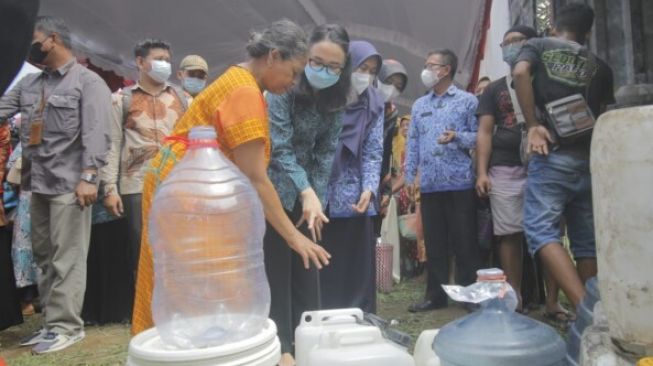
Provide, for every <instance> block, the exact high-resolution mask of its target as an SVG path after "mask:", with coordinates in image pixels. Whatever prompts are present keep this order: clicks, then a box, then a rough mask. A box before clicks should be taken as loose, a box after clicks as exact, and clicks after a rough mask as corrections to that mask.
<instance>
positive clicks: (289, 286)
mask: <svg viewBox="0 0 653 366" xmlns="http://www.w3.org/2000/svg"><path fill="white" fill-rule="evenodd" d="M308 47H309V48H308V63H307V64H306V66H305V67H304V72H303V73H302V75H301V78H300V80H299V83H298V84H297V85H296V86H295V87H294V88H292V89H291V90H290V91H289V92H287V93H285V94H282V95H277V94H273V93H268V94H267V96H266V101H267V105H268V115H269V118H270V136H271V138H272V156H271V160H270V167H269V168H268V174H269V175H270V180H272V183H273V184H274V187H275V188H276V189H277V192H279V197H280V198H281V202H282V204H283V206H284V209H285V211H286V215H287V216H288V217H289V218H290V219H291V220H292V221H293V222H296V223H299V224H302V226H303V225H304V223H305V224H306V229H307V230H305V232H308V233H310V234H309V235H311V237H312V238H313V240H321V239H322V228H323V227H324V225H326V224H327V223H328V222H329V220H328V219H327V218H326V216H325V214H324V209H325V207H326V198H327V197H326V193H327V184H328V182H329V176H330V174H331V166H332V164H333V158H334V155H335V151H336V145H337V143H338V137H339V136H340V131H341V129H342V117H343V114H344V108H345V105H346V103H347V91H348V90H349V87H350V80H351V66H350V63H349V56H348V52H349V51H348V49H349V35H348V34H347V31H346V30H345V29H344V28H343V27H342V26H340V25H335V24H327V25H320V26H318V27H316V28H315V29H314V30H313V32H312V33H311V35H310V36H309V44H308ZM264 243H265V244H264V246H263V248H264V251H265V267H266V270H267V276H268V280H269V282H270V292H271V294H272V303H271V307H270V317H271V318H272V319H273V320H274V322H275V323H276V325H277V329H278V334H279V339H280V340H281V353H282V355H283V356H282V362H280V364H281V365H286V364H293V363H292V357H291V353H292V343H293V339H294V330H295V328H296V327H297V325H299V320H300V316H301V314H302V312H304V311H306V310H313V309H317V308H319V304H318V303H317V299H318V294H317V288H316V286H315V283H316V281H317V271H315V270H309V269H307V268H305V263H302V260H301V258H300V257H299V256H295V255H293V254H292V251H291V249H290V248H289V247H288V246H287V245H286V243H285V240H284V239H283V237H282V236H281V235H279V233H278V232H277V231H276V230H274V229H273V228H272V227H268V229H267V231H266V235H265V242H264Z"/></svg>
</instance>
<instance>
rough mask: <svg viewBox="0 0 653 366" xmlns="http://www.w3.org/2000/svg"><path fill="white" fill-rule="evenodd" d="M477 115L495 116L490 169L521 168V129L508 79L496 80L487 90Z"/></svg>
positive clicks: (482, 97) (480, 102)
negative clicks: (497, 167)
mask: <svg viewBox="0 0 653 366" xmlns="http://www.w3.org/2000/svg"><path fill="white" fill-rule="evenodd" d="M476 115H477V116H478V117H479V119H480V117H481V116H483V115H492V116H494V123H495V132H494V135H493V136H492V156H491V157H490V167H493V166H521V165H522V163H521V158H520V156H519V145H520V144H521V128H520V127H519V126H518V125H517V118H516V117H515V110H514V108H513V106H512V100H511V98H510V91H509V90H508V84H506V78H505V77H503V78H501V79H498V80H495V81H493V82H492V83H490V85H488V86H487V88H485V91H484V92H483V95H481V100H480V101H479V104H478V109H477V110H476Z"/></svg>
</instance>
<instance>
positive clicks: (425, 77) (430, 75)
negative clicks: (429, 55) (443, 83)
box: [421, 69, 440, 89]
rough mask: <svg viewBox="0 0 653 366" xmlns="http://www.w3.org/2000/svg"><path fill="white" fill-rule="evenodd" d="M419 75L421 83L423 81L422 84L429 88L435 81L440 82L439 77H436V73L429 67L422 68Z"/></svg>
mask: <svg viewBox="0 0 653 366" xmlns="http://www.w3.org/2000/svg"><path fill="white" fill-rule="evenodd" d="M421 77H422V83H424V86H426V87H427V88H429V89H431V88H432V87H434V86H435V85H436V84H437V83H439V82H440V78H439V77H438V74H436V73H435V72H434V71H432V70H429V69H424V70H422V75H421Z"/></svg>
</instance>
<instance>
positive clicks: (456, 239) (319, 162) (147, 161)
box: [0, 4, 614, 365]
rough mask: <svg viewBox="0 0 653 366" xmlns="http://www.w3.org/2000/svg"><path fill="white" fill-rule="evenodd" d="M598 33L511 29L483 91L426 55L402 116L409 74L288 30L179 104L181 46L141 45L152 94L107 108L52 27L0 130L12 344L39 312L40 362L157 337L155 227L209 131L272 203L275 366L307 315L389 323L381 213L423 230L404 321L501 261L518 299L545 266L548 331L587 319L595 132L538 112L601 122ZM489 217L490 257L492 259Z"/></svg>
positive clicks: (409, 269)
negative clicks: (88, 330) (380, 250)
mask: <svg viewBox="0 0 653 366" xmlns="http://www.w3.org/2000/svg"><path fill="white" fill-rule="evenodd" d="M593 17H594V15H593V11H592V9H591V8H589V7H588V6H586V5H579V4H570V5H568V6H566V7H564V8H562V9H560V11H559V13H558V14H557V16H556V24H555V30H554V34H553V35H552V36H549V37H538V36H537V34H536V32H535V30H533V29H532V28H530V27H527V26H515V27H513V28H511V29H510V30H509V31H508V32H507V33H506V34H505V36H504V39H503V42H502V43H501V45H500V46H501V48H502V52H503V56H504V61H505V62H506V63H507V64H508V65H509V66H510V67H511V72H510V73H507V75H506V76H505V77H503V78H501V79H499V80H495V81H490V80H489V79H487V78H483V79H481V80H480V81H479V83H478V85H477V86H476V89H475V91H476V93H475V94H476V95H475V94H472V93H469V92H467V91H465V90H463V89H461V88H460V87H459V86H457V85H456V83H455V82H454V78H455V76H456V74H457V68H458V61H457V57H456V55H455V53H454V52H452V51H451V50H448V49H436V50H434V51H433V52H431V53H429V54H428V55H425V61H424V69H423V71H422V73H421V75H419V77H417V76H416V77H415V79H419V81H420V82H421V83H422V84H423V85H424V89H425V90H427V92H426V94H425V95H424V96H422V97H421V98H419V99H417V100H416V101H415V102H414V104H413V106H412V110H411V113H410V114H409V115H400V113H399V109H398V108H397V107H396V106H395V105H394V103H393V100H395V99H396V98H397V97H398V96H399V95H401V94H402V93H403V92H404V91H405V89H406V85H407V84H408V82H409V79H410V80H411V82H413V81H412V80H413V78H412V77H411V75H408V73H407V72H406V69H405V67H404V66H403V65H402V64H401V63H400V62H399V61H397V60H394V59H390V58H387V57H386V56H392V55H382V54H381V53H380V52H379V51H378V50H377V49H376V48H375V46H374V45H373V44H372V43H370V42H367V41H362V40H351V39H350V37H349V35H348V33H347V30H346V29H345V28H344V27H342V26H340V25H336V24H326V25H319V26H317V27H315V28H314V29H313V30H312V31H311V32H310V34H306V33H305V31H304V30H303V29H302V28H301V27H299V26H297V25H296V24H294V23H293V22H291V21H288V20H282V21H277V22H275V23H273V24H271V25H269V26H268V27H266V28H265V29H263V30H261V31H257V32H253V33H252V34H251V38H250V40H249V43H248V44H247V45H246V47H245V48H246V53H247V58H246V59H245V60H244V61H242V62H241V63H238V64H234V65H232V66H230V67H229V68H228V69H227V70H226V71H224V73H222V74H221V75H219V76H218V77H217V78H216V79H215V80H214V81H212V82H208V80H209V67H208V65H207V63H206V61H205V60H204V59H202V58H201V57H200V56H196V55H191V56H188V57H186V58H184V59H183V61H182V62H181V64H180V65H179V71H178V72H177V77H178V79H179V82H180V84H181V86H178V85H176V84H175V83H173V82H171V81H170V76H171V75H172V66H171V64H170V60H171V52H172V50H171V46H170V45H169V44H168V43H167V42H165V41H162V40H158V39H146V40H144V41H141V42H139V43H138V44H137V45H136V46H135V48H134V58H135V63H136V65H137V67H138V71H139V74H138V80H137V81H136V82H135V83H134V84H133V85H131V86H124V87H123V88H121V89H120V90H118V91H115V92H114V93H111V91H110V89H109V87H108V86H107V83H106V82H105V81H104V80H103V79H102V78H101V77H100V76H98V74H96V73H95V72H93V71H91V70H90V69H89V68H87V67H84V66H83V65H82V64H80V63H79V62H78V61H77V60H76V58H75V56H74V55H73V52H72V49H71V34H70V31H69V30H68V27H67V26H66V24H65V23H64V21H63V20H61V19H58V18H53V17H49V16H43V17H39V18H38V19H37V23H36V27H35V31H34V37H33V43H32V46H31V51H30V54H29V61H30V62H32V63H34V64H36V65H39V66H41V68H42V69H43V71H42V72H40V73H37V74H32V75H29V76H26V77H25V78H23V79H22V80H21V81H20V82H19V83H18V84H17V85H16V87H15V88H14V89H12V90H11V91H9V92H8V93H7V94H6V95H4V96H3V97H2V98H1V99H0V120H2V121H5V120H9V119H12V120H13V124H15V125H16V126H15V127H13V128H14V129H13V131H14V133H15V134H16V135H17V137H18V141H17V145H15V144H12V140H11V132H12V123H5V124H3V125H2V126H3V127H2V129H1V130H0V132H1V133H0V144H1V145H2V146H1V147H2V150H1V151H0V160H1V161H0V166H1V167H2V169H3V172H6V173H7V174H2V175H3V176H6V178H7V179H6V180H7V183H6V184H5V187H6V188H7V192H5V201H4V207H5V210H7V211H6V212H9V210H10V209H12V208H13V207H16V208H15V209H14V212H15V214H14V215H13V218H12V221H13V233H12V232H10V231H9V229H8V227H9V226H7V225H8V221H9V220H7V219H6V218H5V213H6V212H5V211H2V212H1V214H2V215H0V216H1V218H2V223H3V224H4V225H5V228H3V229H2V230H1V233H2V241H3V251H4V250H5V248H10V247H11V254H12V256H11V257H8V256H5V253H4V252H3V253H2V258H3V264H2V266H3V268H4V266H5V259H7V258H9V262H7V263H8V265H9V266H11V267H10V268H13V269H14V270H13V271H11V272H13V273H10V274H9V275H10V276H11V281H12V282H14V283H12V284H11V286H8V287H7V289H5V287H3V288H2V291H6V292H7V293H9V292H11V291H13V290H9V289H8V288H9V287H11V288H19V289H20V291H19V292H18V293H17V294H15V292H12V294H15V295H16V296H18V298H14V297H13V296H14V295H12V297H11V300H12V301H7V302H5V301H4V300H3V304H4V305H3V309H2V312H3V313H2V315H1V316H0V319H1V320H2V322H0V327H7V326H10V325H13V324H16V323H17V322H19V321H20V320H19V318H20V313H21V312H22V313H23V314H25V315H29V314H32V313H34V311H35V310H40V311H41V312H42V313H43V326H42V327H41V328H40V329H39V330H38V331H36V332H35V333H34V334H31V335H30V336H29V337H27V338H26V339H23V340H21V341H20V344H21V345H23V346H32V347H33V349H32V350H33V352H34V353H37V354H41V353H49V352H55V351H58V350H62V349H64V348H66V347H68V346H70V345H72V344H74V343H76V342H78V341H80V340H81V339H83V338H84V324H85V323H105V322H123V321H130V322H131V323H132V332H133V334H137V333H139V332H141V331H143V330H145V329H147V328H149V327H152V326H153V325H154V324H153V321H152V312H151V300H152V291H153V282H154V271H153V261H152V250H151V247H150V242H149V237H148V220H147V219H148V215H149V210H150V207H151V204H152V199H153V195H154V192H155V191H156V188H157V186H158V184H159V183H160V182H162V181H163V180H165V178H166V176H167V175H168V173H169V172H170V171H171V169H173V168H174V166H175V164H176V163H177V162H178V161H179V160H180V159H181V158H182V157H183V156H184V154H185V152H186V149H187V136H188V133H189V131H190V129H192V128H193V127H196V126H213V127H215V129H216V131H217V136H218V143H219V147H220V149H221V150H222V152H223V153H224V154H225V155H226V156H227V157H228V158H229V159H230V160H232V161H233V162H234V163H235V165H236V166H237V167H238V169H240V170H241V171H242V172H243V173H244V174H245V176H247V177H248V178H249V179H250V181H251V183H252V185H253V187H254V188H255V189H256V191H257V192H258V194H259V197H260V199H261V202H262V204H263V207H264V212H265V217H266V220H267V223H268V226H267V231H266V236H265V239H264V243H263V248H264V254H265V265H266V272H267V278H268V281H269V284H270V289H271V295H272V297H271V307H270V317H271V319H272V320H274V321H275V323H276V325H277V328H278V333H279V338H280V340H281V344H282V352H283V357H282V361H281V364H284V365H285V364H292V363H293V359H292V353H293V342H294V340H293V338H294V329H295V327H296V326H297V325H298V322H299V318H300V314H301V313H302V312H304V311H306V310H312V309H317V308H347V307H358V308H361V309H363V310H364V311H366V312H376V284H375V271H376V269H375V245H376V242H377V237H378V236H379V230H380V228H379V227H380V225H379V223H380V221H381V220H382V219H383V217H390V216H392V217H395V218H396V213H397V212H395V215H389V212H388V211H389V209H392V210H398V213H399V214H400V215H406V214H409V213H412V212H416V213H417V217H418V221H419V222H420V225H418V230H417V231H418V233H417V235H416V239H415V238H409V239H404V241H403V243H402V246H401V248H402V264H403V267H404V274H407V275H408V276H412V275H418V274H420V273H422V272H424V273H425V277H426V289H425V295H424V301H421V302H419V303H416V304H414V305H412V306H411V307H410V308H409V309H408V310H409V311H411V312H423V311H430V310H434V309H440V308H443V307H446V306H448V301H447V297H446V295H445V293H444V291H443V290H442V287H441V285H443V284H447V283H449V280H450V278H451V276H452V273H453V277H454V278H455V281H456V282H457V283H459V284H462V285H468V284H471V283H473V282H474V281H475V280H476V271H477V270H478V269H480V268H482V267H484V266H489V265H491V264H496V265H498V266H501V267H502V268H503V269H504V271H505V273H506V275H507V279H508V281H509V282H510V284H511V285H512V286H513V287H514V288H515V289H516V290H517V293H519V294H525V293H526V292H527V291H525V290H528V289H525V287H532V286H535V284H534V281H529V282H528V283H524V284H522V278H524V272H525V267H524V263H527V264H528V263H531V265H530V266H532V263H533V262H532V260H531V256H527V255H524V251H525V249H527V250H528V251H529V252H530V254H531V255H532V256H533V257H536V258H538V259H539V260H540V261H541V263H542V268H543V272H544V277H545V282H546V290H547V291H546V292H547V297H546V310H545V313H546V314H549V315H550V316H552V317H554V318H555V319H559V318H562V320H563V321H566V320H570V319H571V318H572V317H573V314H570V313H568V312H567V311H566V310H565V309H564V308H562V307H561V305H560V304H559V303H558V299H557V295H558V289H559V288H561V289H562V290H563V291H564V293H565V294H566V295H567V297H568V299H569V300H570V302H571V304H572V305H574V306H575V305H577V304H578V303H579V302H580V300H581V299H582V297H583V296H584V281H586V280H587V279H589V278H590V277H592V276H595V275H596V272H597V268H596V250H595V242H594V228H593V217H592V196H591V184H590V183H591V181H590V179H591V178H590V172H589V167H588V165H589V143H590V135H589V134H585V135H583V136H580V137H577V138H574V139H566V138H562V137H561V136H558V135H557V134H556V132H555V130H554V129H553V128H552V126H551V122H550V121H549V117H548V116H547V115H545V114H543V113H542V111H545V110H546V105H547V104H548V103H550V102H553V101H556V100H560V99H562V98H565V97H568V96H571V95H575V94H580V95H582V96H583V97H584V100H585V101H586V103H587V105H588V106H589V108H590V109H591V111H592V112H593V115H594V116H598V115H600V114H601V113H602V112H603V111H604V110H605V108H606V106H607V105H608V104H611V103H613V102H614V100H613V96H612V88H613V86H612V74H611V70H610V68H609V67H608V66H607V65H606V64H605V63H604V62H603V61H601V60H600V59H598V57H596V56H593V55H592V54H591V53H590V52H589V51H588V50H587V47H586V46H585V44H586V41H587V38H588V35H589V33H590V31H591V28H592V24H593ZM415 82H417V81H415ZM16 115H18V117H16ZM13 145H15V146H13ZM12 146H13V147H14V148H13V152H12V153H10V151H11V150H12ZM12 192H13V194H14V198H13V199H8V198H7V197H10V196H11V194H9V195H8V193H12ZM487 198H489V202H490V207H491V212H492V215H491V218H492V227H493V231H494V236H495V237H496V240H495V241H496V251H495V252H496V255H495V256H494V257H495V258H494V259H493V260H491V259H490V258H491V257H493V256H492V255H488V252H490V251H492V248H489V249H488V248H483V246H482V245H480V244H479V241H480V240H479V234H480V233H481V231H483V230H479V225H480V224H481V221H482V220H479V206H481V205H482V202H483V200H485V199H487ZM12 200H13V201H12ZM11 202H13V203H11ZM12 205H13V206H12ZM0 207H1V206H0ZM12 236H13V240H12V238H11V237H12ZM563 236H567V237H568V238H569V241H570V243H571V248H570V251H568V250H567V249H566V248H565V246H564V245H563V240H562V237H563ZM490 241H492V240H491V239H490ZM12 242H13V243H12ZM11 243H12V244H11ZM570 254H571V256H570ZM12 258H13V263H12V262H11V259H12ZM452 258H453V261H452ZM572 258H573V260H572ZM491 262H492V263H491ZM451 263H455V271H454V270H453V269H452V268H450V267H452V266H451V265H450V264H451ZM3 276H5V274H4V273H3ZM2 297H3V299H4V298H7V299H9V298H10V297H5V296H4V294H3V296H2ZM36 299H38V300H39V302H38V303H36V302H35V300H36ZM13 300H16V301H13ZM525 302H526V300H524V304H522V303H521V297H520V304H519V306H518V311H524V312H525V311H527V306H526V305H527V304H526V303H525ZM13 304H18V305H17V306H18V308H16V306H14V305H13ZM16 311H17V312H18V315H17V316H13V314H15V313H16Z"/></svg>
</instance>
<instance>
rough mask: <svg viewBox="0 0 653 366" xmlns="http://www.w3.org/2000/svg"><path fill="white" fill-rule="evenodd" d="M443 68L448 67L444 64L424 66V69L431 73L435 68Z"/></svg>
mask: <svg viewBox="0 0 653 366" xmlns="http://www.w3.org/2000/svg"><path fill="white" fill-rule="evenodd" d="M445 66H449V65H445V64H426V65H424V68H425V69H426V70H431V71H433V70H435V68H436V67H445Z"/></svg>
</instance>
